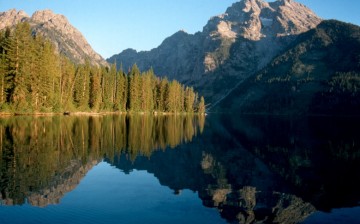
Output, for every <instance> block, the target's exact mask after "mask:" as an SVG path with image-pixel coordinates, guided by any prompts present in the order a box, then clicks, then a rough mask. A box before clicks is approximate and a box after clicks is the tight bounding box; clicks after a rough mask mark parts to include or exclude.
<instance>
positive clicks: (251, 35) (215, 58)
mask: <svg viewBox="0 0 360 224" xmlns="http://www.w3.org/2000/svg"><path fill="white" fill-rule="evenodd" d="M320 22H321V19H320V18H319V17H317V16H316V15H315V14H314V13H313V12H312V11H311V10H310V9H308V8H307V7H305V6H304V5H302V4H299V3H297V2H295V1H293V0H278V1H275V2H271V3H268V2H265V1H264V0H242V1H240V2H237V3H234V4H233V5H232V6H231V7H229V8H228V9H227V11H226V12H225V13H224V14H222V15H219V16H215V17H213V18H211V19H210V20H209V22H208V23H207V24H206V26H205V27H204V28H203V31H202V32H198V33H196V34H194V35H192V34H187V33H185V32H183V31H179V32H178V33H175V34H174V35H173V36H171V37H169V38H167V39H166V40H164V42H163V43H162V44H161V45H160V46H159V47H157V48H155V49H153V50H151V51H146V52H135V51H133V50H132V51H131V54H129V53H130V50H125V51H124V52H122V53H120V54H118V55H114V56H113V57H111V58H109V59H108V61H109V62H114V61H117V63H118V65H120V64H121V63H122V65H123V67H124V68H125V69H127V68H128V67H130V66H131V65H132V64H133V63H137V65H138V66H139V67H140V68H141V69H148V68H150V67H153V69H154V71H155V72H156V74H159V75H163V76H168V77H169V78H170V79H177V80H179V81H181V82H183V83H186V84H190V85H194V86H195V87H196V88H197V89H198V90H200V91H201V93H202V94H204V95H205V96H206V97H207V100H208V102H212V103H215V102H216V101H217V100H219V99H221V98H223V97H224V96H226V95H227V94H228V92H230V91H231V90H232V89H233V88H234V87H235V86H236V85H238V84H239V82H241V81H242V80H244V78H246V77H249V76H250V75H252V74H254V73H255V72H257V71H259V70H260V69H261V68H263V67H264V66H265V65H266V64H267V63H269V62H270V60H271V59H272V58H273V57H274V56H275V55H277V54H279V52H281V51H282V50H283V49H285V47H287V46H288V45H289V44H290V43H291V42H292V41H293V40H294V39H295V38H296V36H297V35H298V34H300V33H303V32H306V31H308V30H309V29H311V28H314V27H316V26H317V25H318V24H319V23H320Z"/></svg>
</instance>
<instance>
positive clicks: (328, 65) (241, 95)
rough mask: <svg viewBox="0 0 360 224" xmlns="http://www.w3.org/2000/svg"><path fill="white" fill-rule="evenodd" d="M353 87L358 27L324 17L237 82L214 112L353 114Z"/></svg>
mask: <svg viewBox="0 0 360 224" xmlns="http://www.w3.org/2000/svg"><path fill="white" fill-rule="evenodd" d="M359 89H360V27H358V26H355V25H352V24H347V23H343V22H339V21H335V20H331V21H324V22H322V23H321V24H320V25H319V26H318V27H317V28H316V29H313V30H310V31H308V32H307V33H304V34H302V35H300V36H299V38H298V39H297V40H296V41H294V42H293V43H292V45H291V46H289V47H288V49H287V50H286V51H285V52H284V53H283V54H281V55H279V56H278V57H276V58H275V59H274V60H272V61H271V63H270V64H269V65H268V66H267V67H265V68H264V69H263V70H262V71H261V72H259V73H258V74H256V76H252V77H250V78H248V79H247V80H246V81H245V82H243V83H242V84H241V85H239V86H238V87H237V88H236V89H235V90H234V91H233V92H232V93H231V94H230V95H229V96H228V97H227V98H226V99H224V100H223V101H222V102H221V103H220V104H219V105H218V106H217V107H216V110H222V111H228V110H231V111H237V112H243V113H277V114H342V115H344V114H353V115H358V114H359V113H360V100H359V99H360V98H359V96H360V94H359Z"/></svg>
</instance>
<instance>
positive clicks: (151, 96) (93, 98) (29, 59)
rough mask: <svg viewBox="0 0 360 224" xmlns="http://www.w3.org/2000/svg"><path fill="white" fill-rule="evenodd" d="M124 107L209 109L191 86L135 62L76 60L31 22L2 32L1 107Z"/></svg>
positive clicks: (53, 109)
mask: <svg viewBox="0 0 360 224" xmlns="http://www.w3.org/2000/svg"><path fill="white" fill-rule="evenodd" d="M1 111H5V112H17V113H35V112H63V111H70V112H74V111H83V112H99V111H120V112H171V113H182V112H186V113H194V112H195V113H205V102H204V98H203V97H201V98H200V99H199V96H198V94H197V93H196V92H195V91H194V89H193V88H191V87H186V86H184V85H182V84H180V83H179V82H177V81H168V80H167V79H166V78H158V77H156V76H155V74H154V72H153V71H152V70H149V71H146V72H141V71H140V70H139V69H138V67H137V66H136V65H134V66H133V67H132V68H131V69H129V71H128V72H127V73H125V72H124V71H123V70H122V69H121V70H120V71H117V70H116V65H111V66H110V67H98V66H92V65H91V64H90V63H89V62H88V61H87V62H86V63H85V64H83V65H75V64H73V63H72V62H71V61H70V60H69V59H68V58H66V57H65V56H63V55H59V54H58V53H57V51H56V47H55V46H54V45H53V44H52V43H51V42H50V41H49V40H46V39H44V38H43V37H42V36H41V35H33V34H32V32H31V29H30V25H29V24H28V23H19V24H18V25H17V26H16V27H15V28H14V29H12V30H11V29H9V28H8V29H6V30H5V31H0V112H1Z"/></svg>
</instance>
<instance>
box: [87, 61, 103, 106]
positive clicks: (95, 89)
mask: <svg viewBox="0 0 360 224" xmlns="http://www.w3.org/2000/svg"><path fill="white" fill-rule="evenodd" d="M101 79H102V74H101V69H100V68H97V67H92V68H91V71H90V102H89V104H90V108H91V109H92V110H93V111H99V109H100V105H101V101H102V98H101V97H102V94H101Z"/></svg>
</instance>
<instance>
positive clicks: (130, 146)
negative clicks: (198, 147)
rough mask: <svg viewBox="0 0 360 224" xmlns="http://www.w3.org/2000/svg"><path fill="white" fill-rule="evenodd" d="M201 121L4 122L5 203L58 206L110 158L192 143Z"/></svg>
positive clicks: (0, 170)
mask: <svg viewBox="0 0 360 224" xmlns="http://www.w3.org/2000/svg"><path fill="white" fill-rule="evenodd" d="M204 119H205V118H204V117H201V116H200V117H198V116H155V117H153V116H135V115H131V116H89V117H88V116H79V117H78V116H67V117H63V116H52V117H25V116H20V117H8V118H1V119H0V150H1V151H0V178H1V179H0V191H1V195H0V204H6V205H20V204H24V203H26V202H28V203H30V204H31V205H34V206H41V207H42V206H46V205H49V204H57V203H59V201H60V199H61V198H62V197H63V196H64V194H65V193H66V192H69V191H71V190H73V189H74V188H75V187H76V186H77V185H78V184H79V182H80V180H81V179H82V178H83V177H84V176H85V174H86V173H87V172H88V171H89V170H90V169H91V168H92V167H93V166H94V165H96V164H97V163H99V162H100V161H101V160H102V159H103V158H104V157H106V158H116V157H117V155H126V157H127V158H129V159H130V160H135V158H136V157H137V156H146V157H150V155H151V154H152V153H153V152H154V151H155V150H159V149H161V150H165V149H166V148H167V147H171V148H174V147H176V146H177V145H179V144H181V143H184V142H190V141H191V140H192V139H193V137H194V136H196V135H197V134H198V133H201V132H202V131H203V129H204V123H205V120H204Z"/></svg>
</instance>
